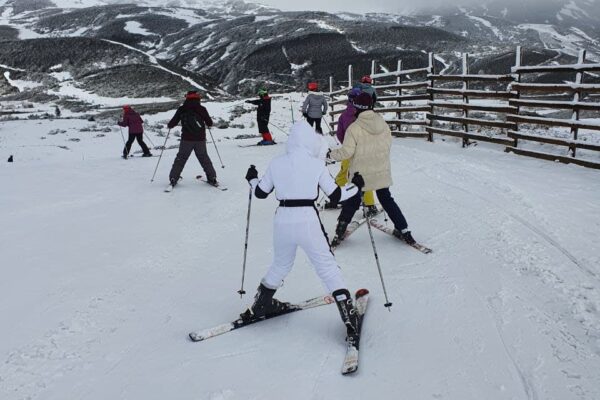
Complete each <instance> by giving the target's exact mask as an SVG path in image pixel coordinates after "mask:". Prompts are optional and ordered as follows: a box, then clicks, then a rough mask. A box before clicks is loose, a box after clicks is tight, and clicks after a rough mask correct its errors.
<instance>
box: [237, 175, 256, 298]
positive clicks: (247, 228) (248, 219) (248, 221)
mask: <svg viewBox="0 0 600 400" xmlns="http://www.w3.org/2000/svg"><path fill="white" fill-rule="evenodd" d="M252 167H254V165H252ZM251 208H252V185H250V189H249V190H248V215H247V216H246V240H245V242H244V263H243V264H242V286H241V288H240V290H238V293H239V294H240V297H243V296H244V295H245V294H246V291H245V290H244V278H245V277H246V255H247V254H248V234H249V232H250V209H251Z"/></svg>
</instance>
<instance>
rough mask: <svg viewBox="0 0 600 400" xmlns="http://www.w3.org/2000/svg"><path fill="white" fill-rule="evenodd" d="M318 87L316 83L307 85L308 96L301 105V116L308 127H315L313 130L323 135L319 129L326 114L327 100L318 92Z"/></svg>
mask: <svg viewBox="0 0 600 400" xmlns="http://www.w3.org/2000/svg"><path fill="white" fill-rule="evenodd" d="M318 89H319V85H318V84H317V82H310V83H309V84H308V91H309V93H308V96H306V99H305V100H304V103H303V104H302V115H303V116H304V118H306V120H307V121H308V123H309V124H310V126H315V130H316V131H317V132H319V133H321V134H322V133H323V130H322V129H321V118H323V116H324V115H325V114H326V113H327V100H325V96H323V93H320V92H318V91H317V90H318Z"/></svg>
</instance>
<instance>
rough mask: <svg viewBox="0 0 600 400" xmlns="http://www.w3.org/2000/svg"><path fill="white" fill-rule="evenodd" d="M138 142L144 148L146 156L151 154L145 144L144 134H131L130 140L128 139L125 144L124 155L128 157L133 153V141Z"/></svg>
mask: <svg viewBox="0 0 600 400" xmlns="http://www.w3.org/2000/svg"><path fill="white" fill-rule="evenodd" d="M134 140H137V142H138V144H139V145H140V147H141V148H142V151H143V152H144V154H150V149H149V148H148V146H146V143H144V134H143V133H130V134H129V138H128V139H127V143H125V148H124V149H123V155H124V156H126V155H128V154H129V152H130V151H131V145H132V144H133V141H134Z"/></svg>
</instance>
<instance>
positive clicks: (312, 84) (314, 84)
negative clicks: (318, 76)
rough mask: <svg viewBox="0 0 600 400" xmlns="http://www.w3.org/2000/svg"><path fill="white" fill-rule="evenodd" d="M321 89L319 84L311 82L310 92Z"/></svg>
mask: <svg viewBox="0 0 600 400" xmlns="http://www.w3.org/2000/svg"><path fill="white" fill-rule="evenodd" d="M318 88H319V84H318V83H317V82H309V83H308V90H313V91H314V90H317V89H318Z"/></svg>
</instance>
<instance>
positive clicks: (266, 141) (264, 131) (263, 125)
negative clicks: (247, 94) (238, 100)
mask: <svg viewBox="0 0 600 400" xmlns="http://www.w3.org/2000/svg"><path fill="white" fill-rule="evenodd" d="M246 103H248V104H254V105H255V106H258V108H257V109H256V123H257V125H258V133H260V134H261V136H262V140H261V141H260V142H258V143H257V144H258V145H259V146H266V145H271V144H275V141H274V140H273V136H271V133H270V132H269V118H270V117H271V98H270V97H269V92H268V91H267V89H265V88H260V89H258V100H246Z"/></svg>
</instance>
